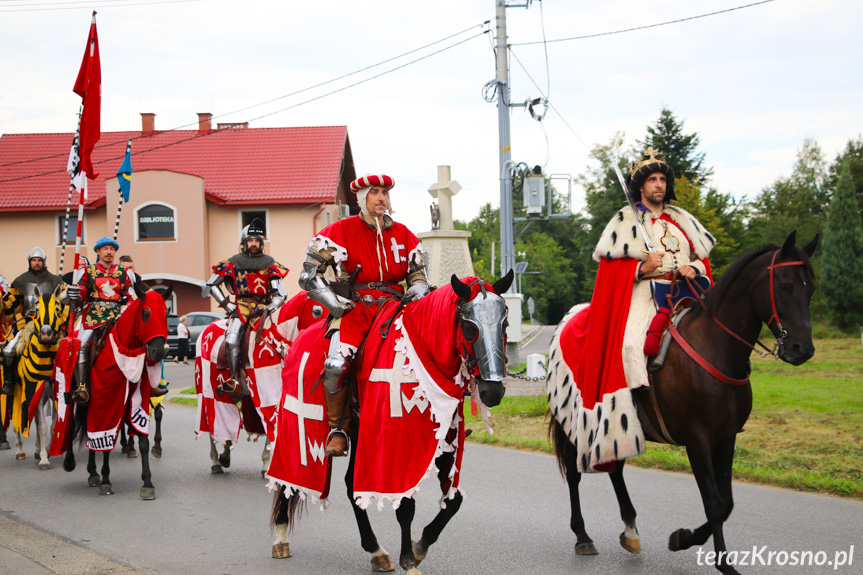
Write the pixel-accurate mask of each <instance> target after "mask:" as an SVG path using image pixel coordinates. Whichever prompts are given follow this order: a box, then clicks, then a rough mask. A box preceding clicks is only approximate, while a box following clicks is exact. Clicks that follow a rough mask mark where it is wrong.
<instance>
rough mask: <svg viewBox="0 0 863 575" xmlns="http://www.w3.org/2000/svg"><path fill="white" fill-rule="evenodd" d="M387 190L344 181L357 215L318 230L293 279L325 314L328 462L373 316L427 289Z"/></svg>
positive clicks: (342, 436) (386, 184)
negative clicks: (347, 379) (348, 378)
mask: <svg viewBox="0 0 863 575" xmlns="http://www.w3.org/2000/svg"><path fill="white" fill-rule="evenodd" d="M394 186H395V181H394V180H393V178H391V177H390V176H387V175H385V174H379V175H367V176H363V177H361V178H357V179H356V180H354V181H353V182H351V191H352V192H353V193H355V194H356V195H357V202H358V203H359V207H360V212H361V213H360V214H359V215H357V216H351V217H349V218H346V219H343V220H339V221H337V222H335V223H333V224H330V225H329V226H327V227H325V228H324V229H323V230H321V232H320V233H319V234H318V235H316V236H315V237H314V238H313V239H312V241H311V242H310V243H309V253H308V256H307V257H306V261H305V263H304V264H303V271H302V273H301V274H300V287H301V288H303V289H305V290H308V292H309V298H311V299H313V300H314V301H317V302H318V303H320V304H322V305H323V306H324V307H325V308H326V309H327V310H328V311H329V312H330V316H331V321H330V324H329V329H330V332H331V337H330V346H329V351H328V353H327V359H326V362H325V364H324V390H325V392H326V400H327V419H328V421H329V425H330V428H331V430H332V431H331V432H330V438H329V442H328V443H327V447H326V454H327V455H330V456H334V457H339V456H343V455H345V454H346V452H347V447H348V443H347V434H346V432H345V431H344V430H346V429H347V428H348V425H349V423H350V409H345V389H346V387H345V384H344V376H345V374H347V373H348V371H349V368H350V365H351V362H352V361H353V359H354V356H355V355H356V353H357V349H358V348H359V346H360V345H361V344H362V342H363V340H364V339H365V337H366V334H367V333H368V331H369V329H371V326H372V321H373V319H374V316H375V313H377V311H378V309H380V307H381V306H382V305H383V304H385V303H387V302H388V301H390V300H391V299H393V298H405V297H406V298H408V300H413V299H419V298H421V297H422V296H424V295H425V294H427V293H428V291H429V284H428V280H427V279H426V275H425V271H424V270H425V266H424V265H423V254H422V248H421V247H420V243H419V240H418V239H417V237H416V236H415V235H414V234H413V233H412V232H411V231H410V230H409V229H408V228H407V227H406V226H405V225H403V224H400V223H398V222H395V221H393V219H392V217H390V215H389V214H387V212H390V213H392V211H393V210H392V205H391V204H390V190H391V189H392V188H393V187H394ZM328 267H332V268H333V273H334V274H335V278H336V281H327V280H326V279H325V278H324V274H325V273H326V271H327V268H328ZM402 281H405V282H406V283H407V286H408V287H407V292H405V288H404V287H403V286H402V285H401V282H402ZM355 282H356V283H355Z"/></svg>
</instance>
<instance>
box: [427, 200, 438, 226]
mask: <svg viewBox="0 0 863 575" xmlns="http://www.w3.org/2000/svg"><path fill="white" fill-rule="evenodd" d="M429 211H431V221H432V229H433V230H439V229H440V206H438V205H437V204H431V205H429Z"/></svg>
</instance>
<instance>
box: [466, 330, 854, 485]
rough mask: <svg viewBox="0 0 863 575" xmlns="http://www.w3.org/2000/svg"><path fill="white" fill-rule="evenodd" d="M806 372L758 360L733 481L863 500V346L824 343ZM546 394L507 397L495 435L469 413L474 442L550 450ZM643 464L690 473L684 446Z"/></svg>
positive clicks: (652, 453)
mask: <svg viewBox="0 0 863 575" xmlns="http://www.w3.org/2000/svg"><path fill="white" fill-rule="evenodd" d="M815 347H816V353H815V357H813V358H812V359H811V360H809V361H808V362H807V363H805V364H803V365H802V366H800V367H793V366H791V365H788V364H786V363H783V362H779V361H776V360H773V359H760V358H755V357H753V360H752V364H753V366H752V367H753V371H752V393H753V409H752V414H751V415H750V417H749V421H748V422H747V423H746V427H745V431H744V432H743V433H741V434H740V435H738V437H737V452H736V454H735V458H734V477H735V478H736V479H742V480H745V481H753V482H758V483H764V484H769V485H777V486H781V487H786V488H791V489H798V490H803V491H817V492H823V493H831V494H834V495H840V496H844V497H852V498H856V499H863V449H861V448H860V445H861V443H863V349H861V345H860V340H858V339H856V338H853V339H852V338H841V339H819V340H816V342H815ZM546 413H547V406H546V404H545V398H544V397H541V396H540V397H509V398H505V399H504V400H503V402H502V403H501V405H500V406H498V407H496V408H494V409H493V410H492V425H493V426H494V434H493V435H490V434H488V433H487V432H486V430H485V429H484V427H483V425H482V421H481V420H480V418H479V417H474V416H471V415H470V413H468V414H466V419H467V425H468V426H469V427H472V428H473V429H474V432H473V434H472V435H471V436H470V439H469V440H470V441H474V442H478V443H486V444H491V445H499V446H503V447H514V448H519V449H531V450H537V451H543V452H546V453H552V447H551V445H550V444H549V442H548V438H547V428H548V419H547V416H546ZM630 463H631V464H633V465H637V466H639V467H653V468H659V469H666V470H672V471H689V470H690V467H689V461H688V459H687V457H686V452H685V450H684V449H683V448H682V447H670V446H666V445H656V444H653V443H649V444H648V451H647V453H645V454H644V455H642V456H640V457H636V458H633V459H631V460H630Z"/></svg>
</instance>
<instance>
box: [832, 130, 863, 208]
mask: <svg viewBox="0 0 863 575" xmlns="http://www.w3.org/2000/svg"><path fill="white" fill-rule="evenodd" d="M845 163H847V164H848V166H849V168H850V169H851V181H852V183H853V185H854V193H855V196H856V198H857V206H858V208H859V210H860V213H863V136H857V139H856V140H849V141H848V145H847V146H845V150H844V151H843V152H842V153H841V154H839V155H838V156H837V157H836V160H835V161H834V162H833V164H832V165H831V166H830V170H829V173H828V176H827V186H828V188H830V189H831V190H835V189H836V185H837V183H838V182H839V176H840V175H841V173H842V167H843V166H844V165H845Z"/></svg>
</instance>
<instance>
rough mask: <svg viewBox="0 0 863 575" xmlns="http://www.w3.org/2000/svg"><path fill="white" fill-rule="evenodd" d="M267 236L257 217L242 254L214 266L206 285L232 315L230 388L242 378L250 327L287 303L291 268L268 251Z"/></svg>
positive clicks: (243, 236)
mask: <svg viewBox="0 0 863 575" xmlns="http://www.w3.org/2000/svg"><path fill="white" fill-rule="evenodd" d="M264 236H265V230H264V223H263V222H262V221H261V220H259V219H257V218H255V219H254V220H252V222H251V223H250V224H249V225H247V226H246V227H245V228H243V232H242V234H241V235H240V253H238V254H234V255H233V256H231V257H230V258H228V259H226V260H222V261H220V262H219V263H217V264H216V265H214V266H213V276H212V277H211V278H210V279H209V280H207V284H206V286H205V294H204V295H205V296H206V295H207V293H206V292H208V293H209V295H211V296H213V299H215V300H216V302H217V303H218V304H219V305H220V306H221V307H223V308H224V309H225V311H227V312H228V316H229V318H230V319H229V321H228V327H227V330H226V331H225V347H226V349H227V352H228V369H229V370H230V371H231V381H229V382H228V385H227V387H228V388H229V390H230V388H234V387H235V386H236V384H237V382H239V381H240V379H239V378H240V368H241V367H242V364H241V361H240V353H241V347H242V341H243V332H244V331H245V328H246V326H247V325H248V324H249V323H250V322H251V321H254V320H255V319H256V318H258V317H261V316H262V315H263V314H265V313H266V312H267V311H269V310H274V309H278V308H279V307H281V305H282V304H283V303H284V302H285V288H284V286H283V285H282V278H283V277H285V276H286V275H287V273H288V269H287V268H286V267H285V266H283V265H282V264H280V263H279V262H277V261H276V260H274V259H273V258H272V256H269V255H267V254H265V253H264V251H263V250H264ZM223 283H224V284H225V285H227V286H228V290H229V291H230V292H231V293H232V294H234V296H235V297H234V299H235V302H232V301H230V299H228V296H227V295H225V293H224V292H223V291H222V288H221V284H223Z"/></svg>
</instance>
